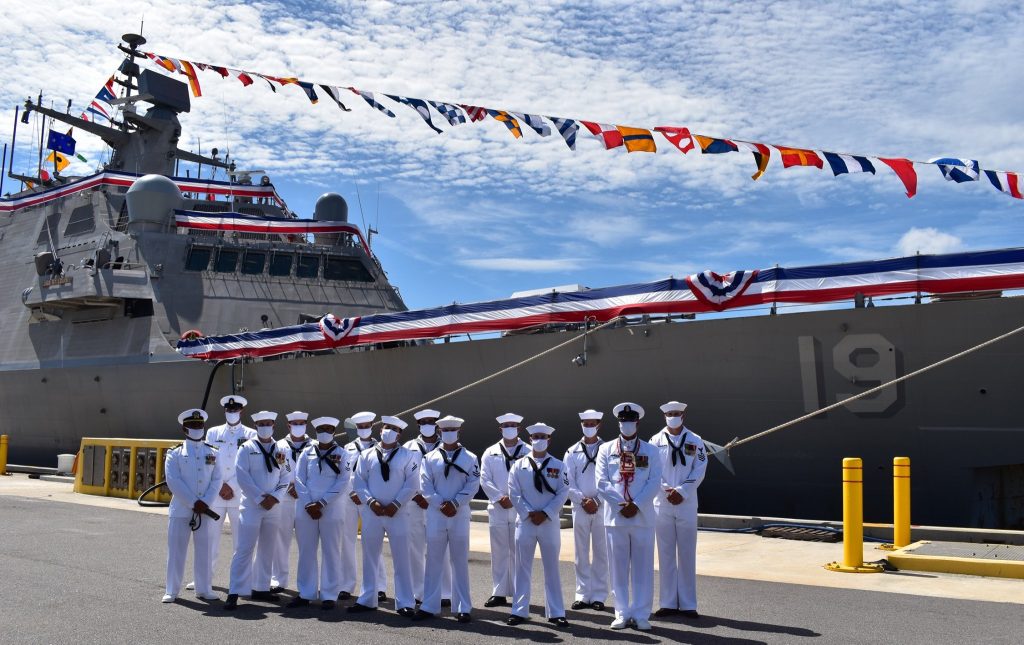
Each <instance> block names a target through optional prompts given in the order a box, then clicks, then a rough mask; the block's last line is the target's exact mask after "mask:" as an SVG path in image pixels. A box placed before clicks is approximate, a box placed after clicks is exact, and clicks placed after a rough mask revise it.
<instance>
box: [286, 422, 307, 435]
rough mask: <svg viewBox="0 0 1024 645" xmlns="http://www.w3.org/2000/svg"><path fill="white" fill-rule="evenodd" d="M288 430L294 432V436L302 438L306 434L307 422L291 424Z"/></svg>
mask: <svg viewBox="0 0 1024 645" xmlns="http://www.w3.org/2000/svg"><path fill="white" fill-rule="evenodd" d="M288 431H289V432H291V433H292V437H294V438H296V439H301V438H302V437H303V436H304V435H305V434H306V424H304V423H303V424H302V425H300V426H291V427H290V428H289V430H288Z"/></svg>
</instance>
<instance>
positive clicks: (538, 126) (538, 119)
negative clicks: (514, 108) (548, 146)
mask: <svg viewBox="0 0 1024 645" xmlns="http://www.w3.org/2000/svg"><path fill="white" fill-rule="evenodd" d="M511 114H513V115H515V117H516V118H517V119H519V120H520V121H522V122H523V123H525V124H526V125H528V126H530V128H531V129H532V130H533V131H534V132H536V133H537V134H539V135H540V136H542V137H546V136H549V135H550V134H551V126H549V125H548V124H547V123H544V117H542V116H539V115H537V114H524V113H521V112H512V113H511Z"/></svg>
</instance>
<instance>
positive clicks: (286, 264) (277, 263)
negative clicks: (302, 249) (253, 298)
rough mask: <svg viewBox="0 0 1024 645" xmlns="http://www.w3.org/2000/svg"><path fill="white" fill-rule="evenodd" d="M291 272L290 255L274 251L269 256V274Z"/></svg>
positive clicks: (278, 274) (283, 274) (287, 273)
mask: <svg viewBox="0 0 1024 645" xmlns="http://www.w3.org/2000/svg"><path fill="white" fill-rule="evenodd" d="M291 272H292V256H291V254H288V253H275V254H273V255H272V256H270V275H273V276H286V275H291Z"/></svg>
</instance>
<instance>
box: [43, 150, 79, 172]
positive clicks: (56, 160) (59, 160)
mask: <svg viewBox="0 0 1024 645" xmlns="http://www.w3.org/2000/svg"><path fill="white" fill-rule="evenodd" d="M79 156H81V155H79ZM43 161H44V162H45V163H47V164H53V165H54V166H55V167H56V168H57V172H64V169H65V168H67V167H68V166H69V165H70V164H71V162H70V161H68V158H67V157H65V156H64V155H62V154H61V153H59V152H51V153H50V154H49V156H47V157H46V159H44V160H43Z"/></svg>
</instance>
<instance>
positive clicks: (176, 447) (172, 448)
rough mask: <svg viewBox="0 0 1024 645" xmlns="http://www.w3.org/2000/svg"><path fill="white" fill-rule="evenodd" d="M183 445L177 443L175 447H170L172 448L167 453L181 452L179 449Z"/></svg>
mask: <svg viewBox="0 0 1024 645" xmlns="http://www.w3.org/2000/svg"><path fill="white" fill-rule="evenodd" d="M184 445H185V444H183V443H179V444H178V445H176V446H172V447H170V448H168V449H167V452H174V451H175V450H181V447H182V446H184Z"/></svg>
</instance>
